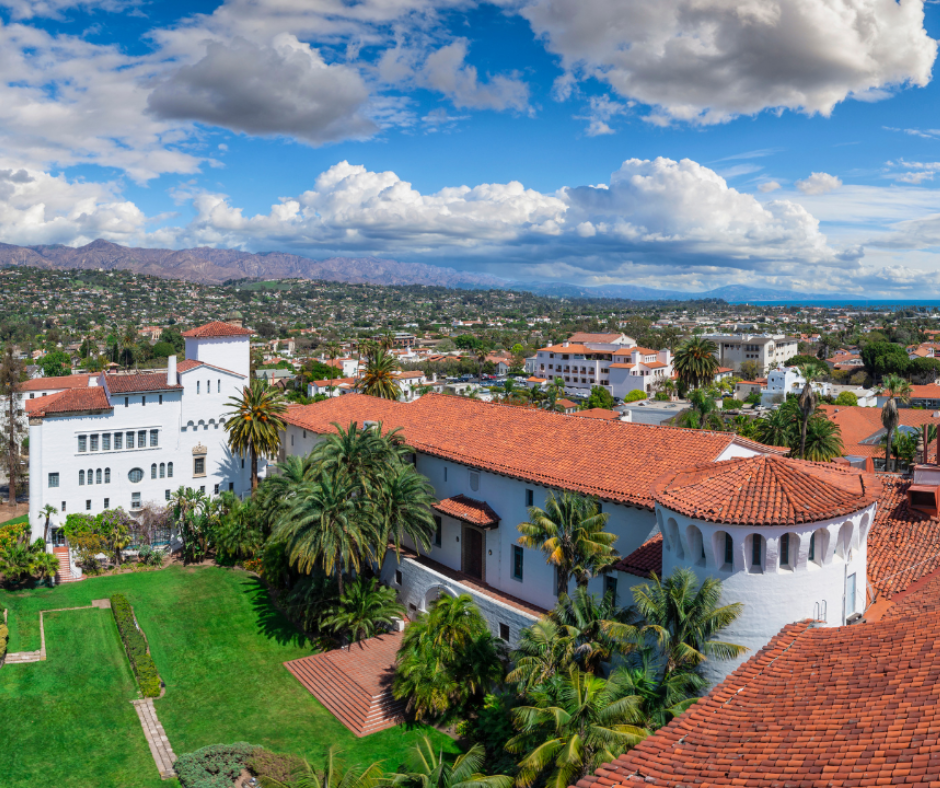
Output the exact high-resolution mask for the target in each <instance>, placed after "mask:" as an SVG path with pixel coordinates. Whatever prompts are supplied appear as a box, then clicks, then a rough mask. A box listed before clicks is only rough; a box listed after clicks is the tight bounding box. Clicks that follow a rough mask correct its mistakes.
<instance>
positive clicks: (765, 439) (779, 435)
mask: <svg viewBox="0 0 940 788" xmlns="http://www.w3.org/2000/svg"><path fill="white" fill-rule="evenodd" d="M798 415H799V414H798V412H797V409H796V403H795V402H794V401H793V400H787V401H786V402H784V403H783V404H781V405H780V406H779V407H777V408H776V409H775V410H773V411H771V412H770V413H769V414H767V415H766V416H764V417H763V418H760V419H758V420H757V425H756V428H755V437H756V438H757V440H759V441H760V442H761V443H763V444H765V445H767V446H792V445H793V442H794V435H795V434H796V429H795V426H796V421H795V420H796V418H798Z"/></svg>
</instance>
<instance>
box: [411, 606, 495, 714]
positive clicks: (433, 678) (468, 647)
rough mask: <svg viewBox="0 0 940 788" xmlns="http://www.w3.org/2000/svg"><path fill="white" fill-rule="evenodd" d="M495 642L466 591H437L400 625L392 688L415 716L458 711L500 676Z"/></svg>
mask: <svg viewBox="0 0 940 788" xmlns="http://www.w3.org/2000/svg"><path fill="white" fill-rule="evenodd" d="M502 673H503V669H502V664H501V663H500V647H499V645H498V644H497V641H496V639H495V638H494V637H493V635H492V633H491V632H490V628H489V625H488V624H487V623H486V620H485V619H484V618H483V616H482V614H481V613H480V611H479V609H478V608H477V606H476V605H475V604H474V603H473V600H472V599H471V598H470V597H469V596H468V595H467V594H461V595H460V596H458V597H451V596H448V595H444V596H441V597H440V598H439V599H437V601H435V602H434V604H433V605H432V606H431V609H430V610H429V611H428V613H427V615H424V616H422V617H421V618H419V619H418V620H417V621H413V622H412V623H411V624H409V625H408V627H407V628H406V629H405V635H404V637H403V638H402V643H401V648H400V649H399V651H398V665H397V667H396V672H395V680H394V683H393V684H392V692H393V693H394V695H395V697H396V698H399V699H402V698H407V699H408V705H409V707H410V708H411V709H413V710H414V713H415V716H416V717H417V718H418V719H422V718H427V717H440V716H442V715H445V714H447V713H448V712H459V711H460V710H461V709H462V708H463V707H464V706H465V705H466V704H467V702H468V701H469V700H470V699H471V698H473V697H479V696H481V695H482V694H483V693H484V692H485V691H487V690H488V689H489V688H490V687H491V686H492V685H493V684H494V683H495V682H497V681H499V680H500V679H501V678H502Z"/></svg>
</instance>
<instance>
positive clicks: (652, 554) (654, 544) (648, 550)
mask: <svg viewBox="0 0 940 788" xmlns="http://www.w3.org/2000/svg"><path fill="white" fill-rule="evenodd" d="M614 569H617V570H619V571H621V572H628V573H629V574H631V575H636V576H637V577H645V578H649V577H650V576H651V573H652V572H655V573H656V574H657V575H660V576H662V573H663V535H662V534H656V535H655V536H651V537H650V538H649V539H647V540H646V541H645V542H643V544H641V545H640V546H639V547H638V548H637V549H636V550H634V551H633V552H632V553H630V555H628V556H626V557H624V558H621V559H620V560H619V561H618V562H617V563H616V564H614Z"/></svg>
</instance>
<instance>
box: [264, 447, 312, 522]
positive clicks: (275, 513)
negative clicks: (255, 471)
mask: <svg viewBox="0 0 940 788" xmlns="http://www.w3.org/2000/svg"><path fill="white" fill-rule="evenodd" d="M274 469H275V473H271V474H268V476H267V477H265V480H264V481H263V482H262V483H261V485H260V486H259V487H258V490H257V491H256V493H255V495H254V496H252V500H253V501H255V502H256V505H257V513H258V517H259V519H260V520H261V524H262V528H263V530H264V532H265V534H269V533H270V532H271V530H272V529H273V528H274V524H275V523H276V522H277V519H278V518H279V517H280V516H281V514H282V513H283V511H284V510H285V509H286V508H288V507H289V506H290V504H291V500H292V499H293V496H294V494H295V493H296V491H297V489H299V488H300V486H301V485H303V484H304V483H306V482H309V481H312V480H313V479H314V477H315V469H316V463H315V462H314V460H313V456H312V455H310V454H308V455H305V456H301V455H299V454H291V455H290V456H288V457H287V458H286V459H285V460H284V462H279V463H278V464H277V465H275V466H274Z"/></svg>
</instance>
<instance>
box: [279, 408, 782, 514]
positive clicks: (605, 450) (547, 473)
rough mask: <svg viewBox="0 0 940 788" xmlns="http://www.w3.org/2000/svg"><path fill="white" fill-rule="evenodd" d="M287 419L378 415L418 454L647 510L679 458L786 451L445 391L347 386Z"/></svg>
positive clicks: (328, 420)
mask: <svg viewBox="0 0 940 788" xmlns="http://www.w3.org/2000/svg"><path fill="white" fill-rule="evenodd" d="M284 420H285V421H286V422H287V423H288V424H293V425H295V426H297V427H301V428H303V429H307V430H311V431H313V432H319V433H326V432H332V431H333V430H334V429H335V427H334V426H333V424H334V423H338V424H340V425H342V426H343V427H344V428H345V427H346V426H348V425H349V423H350V422H353V421H355V422H357V423H359V424H362V423H363V422H365V421H381V422H382V423H383V425H384V428H385V429H392V428H394V427H402V428H403V430H404V436H405V439H406V440H407V441H408V443H409V444H410V445H411V446H413V447H414V448H415V449H417V450H418V451H420V452H423V453H425V454H430V455H432V456H435V457H441V458H444V459H450V460H454V461H455V462H460V463H464V464H466V465H470V466H473V467H477V468H482V469H485V470H489V471H492V472H494V473H502V474H505V475H507V476H512V477H515V478H519V479H525V480H527V481H531V482H534V483H536V484H542V485H545V486H547V487H556V488H560V489H567V490H576V491H579V492H584V493H587V494H588V495H596V496H598V497H600V498H603V499H606V500H610V501H619V502H622V503H629V504H634V505H637V506H642V507H645V508H648V509H650V508H652V507H653V497H652V493H651V491H650V487H651V485H652V483H653V481H655V480H656V479H657V478H659V477H660V476H662V474H664V473H666V472H667V471H669V470H671V469H673V468H675V467H676V466H677V465H681V464H686V463H689V462H692V463H697V462H711V461H713V460H715V459H717V458H718V457H719V456H720V455H721V454H722V453H723V452H724V451H725V450H726V449H727V448H728V447H729V446H731V445H732V444H734V445H738V446H742V447H746V448H749V449H753V450H754V451H766V452H778V453H779V452H781V451H785V450H781V449H779V448H776V447H772V446H762V445H761V444H758V443H754V442H752V441H747V440H744V439H742V438H740V437H739V436H736V435H732V434H729V433H725V432H708V431H705V430H685V429H678V428H676V427H661V426H652V425H648V424H632V423H628V422H607V421H603V420H600V419H572V418H569V417H568V416H566V415H565V414H563V413H550V412H548V411H544V410H540V409H537V408H514V407H508V406H505V405H498V404H493V403H486V402H479V401H474V400H470V399H466V398H465V397H450V396H446V395H442V394H428V395H426V396H424V397H421V398H420V399H418V400H416V401H414V402H409V403H403V402H393V401H390V400H386V399H380V398H379V397H370V396H368V395H365V394H346V395H344V396H342V397H335V398H333V399H330V400H328V401H325V402H317V403H314V404H312V405H296V406H292V407H288V409H287V412H286V413H285V414H284Z"/></svg>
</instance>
